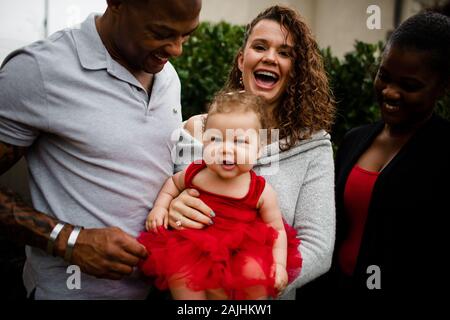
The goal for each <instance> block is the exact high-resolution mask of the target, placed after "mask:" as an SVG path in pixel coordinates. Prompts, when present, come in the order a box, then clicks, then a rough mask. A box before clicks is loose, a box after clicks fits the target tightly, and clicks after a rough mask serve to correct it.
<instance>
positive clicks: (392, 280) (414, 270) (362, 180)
mask: <svg viewBox="0 0 450 320" xmlns="http://www.w3.org/2000/svg"><path fill="white" fill-rule="evenodd" d="M449 45H450V19H449V17H448V15H445V14H440V13H436V12H424V13H420V14H418V15H415V16H413V17H411V18H409V19H408V20H406V21H405V22H404V23H403V24H402V25H401V26H400V27H399V28H398V29H397V30H395V31H394V33H393V34H392V36H391V38H390V40H389V42H388V44H387V46H386V49H385V52H384V54H383V59H382V63H381V66H380V68H379V70H378V73H377V76H376V79H375V92H376V95H377V99H378V102H379V105H380V108H381V115H382V121H380V122H378V123H375V124H372V125H367V126H363V127H359V128H355V129H353V130H351V131H350V132H349V133H348V134H347V135H346V137H345V138H344V141H343V143H342V144H341V146H340V147H339V150H338V153H337V156H336V206H337V238H336V247H335V254H334V257H335V259H334V265H333V271H332V272H331V273H330V274H329V275H328V277H329V278H332V279H333V282H332V286H334V288H338V289H345V290H346V291H350V292H355V291H358V292H364V291H366V292H375V291H377V290H376V289H381V291H378V292H404V293H417V294H420V295H422V294H425V293H426V292H424V291H423V289H432V288H436V287H439V286H442V287H444V288H445V287H446V285H445V284H448V278H449V276H448V274H449V271H448V270H449V269H448V266H449V264H448V262H446V261H447V260H448V258H447V256H448V255H449V252H450V250H449V249H448V247H447V245H448V243H449V241H448V237H447V235H448V234H449V233H450V225H448V224H446V223H445V222H444V221H447V219H448V216H449V215H450V123H449V122H448V121H446V120H443V119H442V118H440V117H438V116H437V115H435V114H434V109H435V105H436V102H437V100H438V99H439V98H440V97H442V96H443V94H445V92H448V91H447V90H448V89H449V83H450V61H449V59H450V50H449ZM327 285H328V286H330V282H327ZM371 289H372V290H371Z"/></svg>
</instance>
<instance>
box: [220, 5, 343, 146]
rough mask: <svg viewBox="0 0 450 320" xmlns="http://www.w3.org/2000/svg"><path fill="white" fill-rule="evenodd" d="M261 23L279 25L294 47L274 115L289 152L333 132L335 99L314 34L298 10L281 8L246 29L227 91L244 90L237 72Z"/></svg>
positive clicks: (281, 137)
mask: <svg viewBox="0 0 450 320" xmlns="http://www.w3.org/2000/svg"><path fill="white" fill-rule="evenodd" d="M261 20H272V21H275V22H277V23H279V24H280V25H281V26H283V27H284V28H285V29H286V30H287V31H288V32H289V34H290V35H291V37H292V39H293V43H294V50H293V56H292V60H293V63H292V70H291V72H290V74H289V79H288V85H287V88H286V92H285V93H284V94H283V96H282V97H281V101H280V103H279V104H278V106H277V107H276V108H275V109H274V110H273V114H272V115H271V119H272V121H273V123H274V124H275V125H276V128H277V129H279V137H280V139H283V138H285V139H286V143H284V144H283V145H281V144H280V148H281V149H282V150H288V149H290V148H292V147H293V146H294V145H295V144H296V143H297V142H298V141H299V140H305V139H308V138H310V137H311V134H312V133H314V132H316V131H318V130H321V129H324V130H326V131H328V132H329V131H330V130H331V127H332V125H333V121H334V113H335V106H334V99H333V96H332V94H331V90H330V87H329V84H328V77H327V74H326V72H325V68H324V65H323V61H322V57H321V55H320V51H319V48H318V45H317V43H316V41H315V39H314V37H313V35H312V33H311V30H310V29H309V27H308V26H307V25H306V23H305V22H304V21H303V18H302V17H301V16H300V15H299V14H298V13H297V12H296V11H295V10H293V9H291V8H288V7H284V6H278V5H276V6H272V7H269V8H268V9H266V10H264V11H263V12H261V13H260V14H259V15H258V16H257V17H256V18H255V19H253V21H252V22H250V23H249V24H248V25H247V28H246V33H245V38H244V43H243V45H242V47H241V49H240V50H239V52H238V54H237V55H236V58H235V61H234V64H233V67H232V69H231V71H230V74H229V77H228V81H227V83H226V85H225V90H242V89H243V84H242V73H241V71H240V70H239V68H238V59H239V55H240V54H242V53H243V52H244V50H245V47H246V45H247V41H248V38H249V36H250V34H251V33H252V31H253V28H254V27H255V25H256V24H257V23H258V22H260V21H261Z"/></svg>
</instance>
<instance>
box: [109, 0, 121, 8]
mask: <svg viewBox="0 0 450 320" xmlns="http://www.w3.org/2000/svg"><path fill="white" fill-rule="evenodd" d="M122 2H123V0H106V3H107V4H108V8H109V9H110V10H112V11H116V10H117V9H119V7H120V6H121V5H122Z"/></svg>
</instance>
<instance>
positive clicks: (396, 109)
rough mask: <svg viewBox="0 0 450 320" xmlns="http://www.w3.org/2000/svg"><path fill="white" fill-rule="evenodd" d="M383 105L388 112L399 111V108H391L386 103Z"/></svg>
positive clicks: (391, 106)
mask: <svg viewBox="0 0 450 320" xmlns="http://www.w3.org/2000/svg"><path fill="white" fill-rule="evenodd" d="M384 105H385V107H386V109H387V110H388V111H398V110H399V109H400V107H399V106H393V105H390V104H387V103H385V104H384Z"/></svg>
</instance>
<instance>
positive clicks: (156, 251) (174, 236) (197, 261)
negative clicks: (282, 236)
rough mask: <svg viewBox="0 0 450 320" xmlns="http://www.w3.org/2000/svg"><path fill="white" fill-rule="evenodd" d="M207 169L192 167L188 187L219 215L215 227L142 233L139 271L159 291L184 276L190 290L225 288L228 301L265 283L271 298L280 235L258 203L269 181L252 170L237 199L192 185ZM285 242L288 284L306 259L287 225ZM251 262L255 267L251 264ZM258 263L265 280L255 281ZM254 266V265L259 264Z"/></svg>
mask: <svg viewBox="0 0 450 320" xmlns="http://www.w3.org/2000/svg"><path fill="white" fill-rule="evenodd" d="M205 167H206V165H205V163H204V162H202V163H201V164H200V163H195V162H194V163H192V164H191V165H190V166H189V167H188V169H187V170H186V174H185V186H186V188H195V189H197V190H198V191H199V192H200V199H201V200H203V201H204V202H205V203H206V204H207V205H208V206H209V207H210V208H211V209H212V210H213V211H214V212H215V214H216V217H215V218H213V219H214V224H213V225H211V226H208V227H206V228H204V229H201V230H197V229H183V230H166V229H164V228H160V229H159V232H158V233H154V232H143V233H141V234H140V235H139V237H138V241H139V242H140V243H142V244H143V245H144V246H145V247H146V248H147V251H148V258H147V259H146V260H145V261H141V263H140V264H139V267H140V268H141V270H142V271H143V273H144V274H145V275H147V276H150V277H152V278H154V279H155V285H156V287H157V288H159V289H161V290H164V289H167V288H168V279H169V278H170V277H171V276H173V275H175V274H177V275H179V274H180V273H182V274H183V275H184V276H185V277H186V282H187V286H188V287H189V288H191V289H192V290H208V289H219V288H222V289H224V291H225V293H226V294H227V295H228V298H229V299H246V298H247V297H246V294H245V290H244V289H246V288H248V287H252V286H256V285H263V286H265V288H266V291H267V295H269V296H273V297H274V296H276V295H277V292H276V290H275V288H274V277H273V273H272V272H271V270H272V266H273V263H274V261H273V253H272V250H273V245H274V242H275V240H276V238H277V235H278V232H277V231H276V230H275V229H274V228H272V227H270V226H269V225H267V224H266V223H264V222H263V221H262V220H261V218H260V217H259V215H258V210H257V208H256V205H257V203H258V200H259V198H260V196H261V193H262V192H263V190H264V187H265V180H264V178H263V177H261V176H257V175H256V174H255V173H254V172H253V171H250V174H251V182H250V187H249V191H248V193H247V195H246V196H245V197H244V198H241V199H236V198H231V197H227V196H223V195H218V194H214V193H210V192H207V191H205V190H202V189H199V188H198V187H196V186H194V185H193V184H192V180H193V178H194V176H195V175H196V174H197V173H198V172H200V171H201V170H203V169H204V168H205ZM284 225H285V229H286V234H287V242H288V255H287V257H288V258H287V268H286V269H287V272H288V277H289V282H291V281H292V280H293V279H295V278H296V277H297V276H298V274H299V273H300V269H301V265H302V259H301V255H300V253H299V251H298V246H299V244H300V240H299V239H297V238H296V234H297V233H296V231H295V229H294V228H292V227H291V226H289V225H287V224H286V223H284ZM249 262H252V263H249ZM255 262H256V263H258V265H259V266H260V268H258V269H259V271H260V272H261V270H263V272H264V274H265V277H260V278H259V279H255V278H253V277H252V276H251V275H252V274H255V273H252V271H251V268H252V264H253V267H254V266H255ZM258 265H256V266H258Z"/></svg>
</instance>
